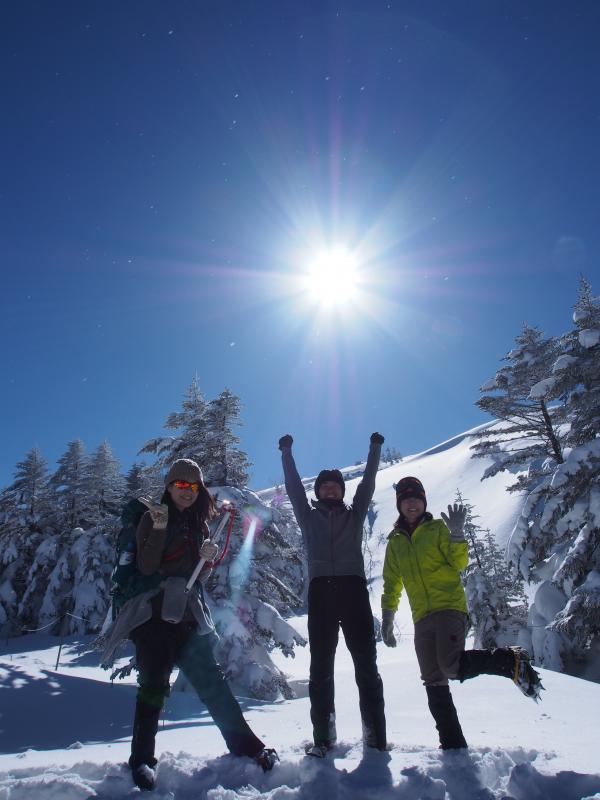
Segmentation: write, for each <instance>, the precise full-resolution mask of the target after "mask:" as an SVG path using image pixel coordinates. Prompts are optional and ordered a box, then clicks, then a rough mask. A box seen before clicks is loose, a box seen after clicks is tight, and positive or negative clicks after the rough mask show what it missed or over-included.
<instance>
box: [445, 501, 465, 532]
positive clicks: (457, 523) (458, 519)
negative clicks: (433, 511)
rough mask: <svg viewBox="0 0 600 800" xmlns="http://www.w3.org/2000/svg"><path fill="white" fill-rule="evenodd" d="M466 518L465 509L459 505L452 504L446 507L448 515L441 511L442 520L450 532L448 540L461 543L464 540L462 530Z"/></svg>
mask: <svg viewBox="0 0 600 800" xmlns="http://www.w3.org/2000/svg"><path fill="white" fill-rule="evenodd" d="M466 518H467V509H466V508H465V507H464V506H463V505H462V504H461V503H454V506H451V505H450V506H448V515H447V516H446V514H444V512H443V511H442V519H443V520H444V522H445V523H446V526H447V528H448V530H449V531H450V538H451V539H452V541H453V542H463V541H464V539H465V534H464V529H465V520H466Z"/></svg>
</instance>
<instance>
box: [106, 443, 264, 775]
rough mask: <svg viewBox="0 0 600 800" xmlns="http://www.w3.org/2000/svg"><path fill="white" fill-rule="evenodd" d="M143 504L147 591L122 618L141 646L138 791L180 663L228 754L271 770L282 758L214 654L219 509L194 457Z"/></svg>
mask: <svg viewBox="0 0 600 800" xmlns="http://www.w3.org/2000/svg"><path fill="white" fill-rule="evenodd" d="M141 500H142V502H144V504H145V505H147V506H148V511H146V512H145V513H144V515H143V516H142V518H141V520H140V522H139V525H138V528H137V533H136V542H137V548H136V563H137V569H138V571H139V573H141V576H143V578H142V581H141V582H140V587H141V588H144V589H145V591H142V592H141V593H140V594H138V595H137V596H135V597H133V598H131V599H130V600H129V601H128V602H127V603H125V605H124V606H123V608H122V609H121V611H120V613H119V617H118V618H117V624H118V623H120V624H121V626H124V628H123V629H127V630H128V633H129V636H130V638H131V639H132V640H133V642H134V644H135V660H136V665H137V669H138V684H139V686H138V692H137V701H136V707H135V718H134V723H133V738H132V742H131V757H130V759H129V764H130V766H131V771H132V776H133V780H134V782H135V784H136V785H137V786H139V787H140V789H152V788H153V787H154V782H155V772H154V767H155V765H156V763H157V762H156V759H155V757H154V743H155V737H156V733H157V730H158V721H159V716H160V712H161V709H162V706H163V702H164V699H165V697H166V695H167V694H168V693H169V678H170V675H171V671H172V670H173V667H174V666H178V667H179V668H180V670H181V671H182V672H183V674H184V675H185V676H186V678H187V679H188V681H189V682H190V683H191V685H192V686H193V687H194V689H195V690H196V691H197V693H198V696H199V697H200V699H201V700H202V702H203V703H204V705H205V706H206V708H207V710H208V712H209V714H210V715H211V716H212V718H213V721H214V723H215V725H216V726H217V727H218V728H219V730H220V731H221V734H222V735H223V738H224V739H225V742H226V744H227V747H228V748H229V750H230V751H231V752H232V753H233V754H234V755H238V756H249V757H250V758H253V759H254V760H255V761H256V762H257V763H258V764H259V765H260V766H261V767H262V768H263V769H264V770H268V769H271V768H272V766H273V764H274V763H275V761H276V759H277V754H276V753H275V751H274V750H268V749H266V748H265V746H264V743H263V742H261V740H260V739H259V738H258V737H257V736H255V734H254V733H253V732H252V731H251V729H250V727H249V726H248V723H247V722H246V720H245V719H244V717H243V716H242V712H241V709H240V707H239V704H238V702H237V700H236V699H235V697H234V696H233V694H232V693H231V690H230V688H229V686H228V684H227V682H226V680H225V677H224V675H223V672H222V671H221V668H220V667H219V665H218V664H217V662H216V661H215V658H214V655H213V652H212V642H211V639H212V636H211V634H212V635H213V636H214V625H213V622H212V619H211V616H210V612H209V610H208V606H207V605H206V602H205V600H204V592H203V588H202V582H203V581H205V580H206V579H207V578H208V576H209V574H210V571H211V566H212V565H211V562H212V561H214V559H215V558H216V556H217V552H218V548H217V545H215V544H213V543H212V542H211V541H210V539H209V538H208V537H209V531H208V525H207V522H208V521H209V520H210V519H212V517H214V515H215V504H214V500H213V497H212V495H211V494H210V493H209V491H208V489H207V488H206V486H205V485H204V481H203V479H202V472H201V470H200V467H199V466H198V464H196V462H195V461H192V460H191V459H187V458H180V459H178V460H177V461H175V462H174V463H173V465H172V466H171V468H170V469H169V472H168V474H167V476H166V478H165V490H164V493H163V495H162V498H161V502H160V505H155V504H152V503H150V502H148V501H146V500H145V498H141ZM200 559H206V565H205V567H204V568H203V569H202V571H201V572H200V576H199V580H200V583H199V584H198V589H197V590H196V591H189V592H187V593H186V592H185V585H186V582H187V580H188V579H189V578H190V576H191V575H192V573H193V571H194V569H195V567H196V565H197V564H198V562H199V560H200ZM144 581H146V583H145V585H144Z"/></svg>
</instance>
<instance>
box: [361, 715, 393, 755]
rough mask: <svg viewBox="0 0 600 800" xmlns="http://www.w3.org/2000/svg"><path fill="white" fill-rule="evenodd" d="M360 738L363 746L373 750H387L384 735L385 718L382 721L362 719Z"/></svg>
mask: <svg viewBox="0 0 600 800" xmlns="http://www.w3.org/2000/svg"><path fill="white" fill-rule="evenodd" d="M362 740H363V745H364V746H365V747H372V748H373V749H375V750H381V751H382V752H383V751H384V750H387V740H386V735H385V719H384V720H383V722H381V721H379V720H376V721H375V722H365V720H364V719H363V721H362Z"/></svg>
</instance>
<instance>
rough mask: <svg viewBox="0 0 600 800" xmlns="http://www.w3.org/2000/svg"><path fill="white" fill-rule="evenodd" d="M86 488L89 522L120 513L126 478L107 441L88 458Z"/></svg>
mask: <svg viewBox="0 0 600 800" xmlns="http://www.w3.org/2000/svg"><path fill="white" fill-rule="evenodd" d="M85 490H86V501H87V507H88V509H89V512H88V517H89V522H91V523H92V524H98V523H99V522H101V521H102V520H103V519H104V518H105V517H107V516H115V515H119V514H120V512H121V506H122V505H123V496H124V492H125V480H124V479H123V476H122V475H121V471H120V468H119V462H118V461H117V459H116V458H115V457H114V455H113V453H112V450H111V447H110V445H109V443H108V442H107V441H104V442H101V444H100V445H99V446H98V449H97V450H96V452H95V453H93V454H92V456H91V457H90V458H89V460H88V465H87V471H86V480H85Z"/></svg>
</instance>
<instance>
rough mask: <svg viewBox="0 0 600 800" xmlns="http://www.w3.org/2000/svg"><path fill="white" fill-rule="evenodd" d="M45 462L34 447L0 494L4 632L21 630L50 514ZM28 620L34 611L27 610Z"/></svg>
mask: <svg viewBox="0 0 600 800" xmlns="http://www.w3.org/2000/svg"><path fill="white" fill-rule="evenodd" d="M49 508H50V506H49V495H48V480H47V466H46V462H45V460H44V459H43V457H42V455H41V453H40V451H39V450H38V449H37V448H33V449H32V450H31V451H30V452H29V453H28V454H27V456H26V457H25V458H24V460H23V461H20V462H18V463H17V465H16V469H15V479H14V481H13V483H12V484H10V485H9V486H8V487H6V489H4V490H3V492H2V494H1V495H0V521H1V525H0V553H1V555H0V626H1V628H0V630H1V631H2V634H3V635H5V636H10V635H14V634H16V633H20V630H21V627H22V625H23V622H22V620H21V613H20V605H21V599H22V597H23V595H24V593H25V592H26V591H27V590H28V588H29V586H30V577H29V569H30V565H31V563H32V561H33V558H34V554H35V552H36V550H37V548H38V546H39V545H40V542H42V541H44V538H45V535H46V533H47V530H46V525H47V523H48V514H49ZM27 622H31V623H32V624H34V623H35V612H34V610H33V609H31V610H27Z"/></svg>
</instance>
